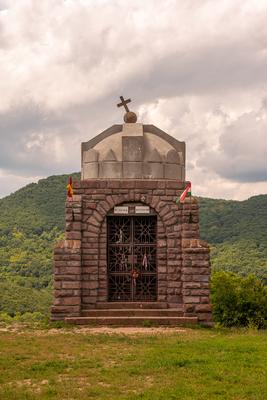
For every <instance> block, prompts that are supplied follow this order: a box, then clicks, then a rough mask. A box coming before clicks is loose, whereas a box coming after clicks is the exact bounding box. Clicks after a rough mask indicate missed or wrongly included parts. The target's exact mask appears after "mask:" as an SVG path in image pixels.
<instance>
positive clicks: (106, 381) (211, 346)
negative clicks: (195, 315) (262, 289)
mask: <svg viewBox="0 0 267 400" xmlns="http://www.w3.org/2000/svg"><path fill="white" fill-rule="evenodd" d="M146 331H149V329H148V328H147V329H146ZM112 332H113V333H110V334H103V333H95V332H94V333H93V332H91V331H90V330H89V329H80V330H79V329H77V328H72V327H71V328H68V329H66V328H64V329H43V330H40V329H38V330H36V329H30V328H22V327H18V328H17V329H15V330H14V329H13V330H10V329H9V328H8V329H1V332H0V399H1V400H10V399H12V400H24V399H27V400H32V399H41V400H42V399H60V400H71V399H80V400H83V399H103V400H105V399H109V400H113V399H116V400H117V399H129V400H130V399H131V400H133V399H143V400H148V399H149V400H152V399H153V400H160V399H166V400H167V399H168V400H171V399H197V400H203V399H234V400H243V399H255V400H261V399H262V400H266V399H267V332H266V331H265V332H256V331H253V330H247V331H230V330H216V329H211V330H208V329H180V330H177V331H173V330H172V331H168V332H167V333H166V330H162V332H154V331H153V330H152V331H151V332H150V331H149V333H147V332H146V333H136V332H135V333H132V334H122V333H119V334H118V333H116V331H115V330H114V331H112Z"/></svg>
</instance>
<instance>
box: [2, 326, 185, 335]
mask: <svg viewBox="0 0 267 400" xmlns="http://www.w3.org/2000/svg"><path fill="white" fill-rule="evenodd" d="M188 331H191V329H190V328H181V327H163V326H159V327H130V326H127V327H123V326H122V327H109V326H99V327H89V326H86V327H85V326H77V327H75V326H74V327H70V328H50V329H40V328H36V329H29V328H28V329H27V327H25V326H23V325H19V324H16V325H10V326H5V327H1V328H0V333H1V332H3V333H6V332H9V333H16V334H19V335H21V334H30V335H34V336H53V335H58V334H66V335H69V334H75V335H77V334H82V335H100V334H105V335H170V334H175V333H179V334H180V333H185V332H188Z"/></svg>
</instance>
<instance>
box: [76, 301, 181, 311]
mask: <svg viewBox="0 0 267 400" xmlns="http://www.w3.org/2000/svg"><path fill="white" fill-rule="evenodd" d="M181 306H182V305H181ZM177 307H178V308H179V305H178V306H177ZM82 308H83V309H84V310H85V309H87V307H86V305H83V306H82ZM96 308H97V309H122V308H126V309H133V308H140V309H144V308H149V309H151V308H157V309H158V308H168V304H167V303H165V302H159V301H147V302H145V301H143V302H140V301H125V302H119V301H116V302H115V301H114V302H111V301H107V302H102V303H97V304H96ZM88 309H89V308H88Z"/></svg>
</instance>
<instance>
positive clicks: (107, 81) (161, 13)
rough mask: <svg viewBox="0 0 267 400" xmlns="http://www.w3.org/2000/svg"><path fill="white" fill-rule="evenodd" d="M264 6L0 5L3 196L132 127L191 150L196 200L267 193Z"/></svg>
mask: <svg viewBox="0 0 267 400" xmlns="http://www.w3.org/2000/svg"><path fill="white" fill-rule="evenodd" d="M266 21H267V0H247V1H246V0H229V1H228V0H217V1H215V0H207V1H206V0H164V1H162V0H142V1H141V0H127V1H125V0H66V1H63V0H57V1H55V0H32V1H30V0H0V93H1V96H0V197H3V196H5V195H7V194H9V193H11V192H12V191H15V190H17V189H18V188H20V187H22V186H24V185H25V184H27V183H29V182H32V181H37V180H38V179H40V178H41V177H46V176H50V175H53V174H61V173H70V172H73V171H79V170H80V142H82V141H87V140H89V139H90V138H92V137H93V136H95V135H96V134H98V133H100V132H101V131H102V130H104V129H106V128H107V127H109V126H111V125H113V124H114V123H121V122H122V115H123V112H122V110H121V109H117V107H116V103H117V102H118V98H119V96H120V95H121V94H123V95H124V96H127V97H131V98H132V100H133V101H132V103H131V106H132V109H133V111H136V112H137V113H138V116H139V121H142V122H144V123H152V124H154V125H156V126H158V127H159V128H161V129H162V130H165V131H166V132H168V133H169V134H171V135H173V136H174V137H176V138H177V139H179V140H183V141H186V143H187V179H189V180H191V181H192V188H193V193H195V194H198V195H203V196H208V197H217V198H226V199H240V200H241V199H246V198H248V197H250V196H252V195H255V194H260V193H267V139H266V138H267V23H266Z"/></svg>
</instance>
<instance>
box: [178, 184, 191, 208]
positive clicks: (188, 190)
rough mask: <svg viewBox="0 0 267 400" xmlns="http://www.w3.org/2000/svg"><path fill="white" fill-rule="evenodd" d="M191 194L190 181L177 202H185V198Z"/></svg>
mask: <svg viewBox="0 0 267 400" xmlns="http://www.w3.org/2000/svg"><path fill="white" fill-rule="evenodd" d="M190 196H191V182H188V183H187V185H186V187H185V190H184V191H183V193H182V194H181V196H180V197H178V198H177V200H176V203H177V204H178V203H183V202H184V200H185V198H186V197H190Z"/></svg>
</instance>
